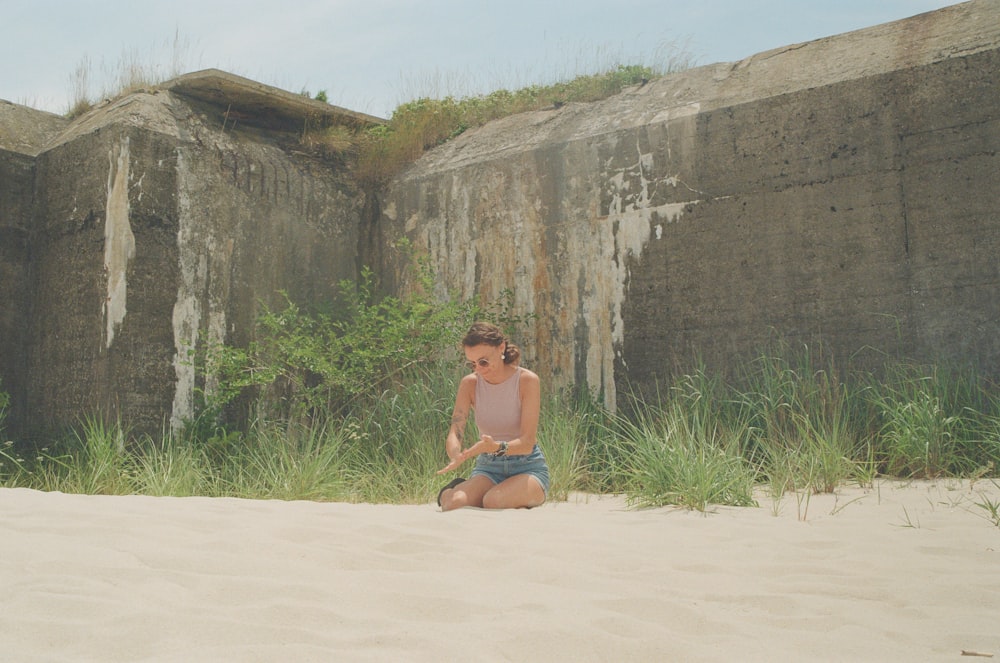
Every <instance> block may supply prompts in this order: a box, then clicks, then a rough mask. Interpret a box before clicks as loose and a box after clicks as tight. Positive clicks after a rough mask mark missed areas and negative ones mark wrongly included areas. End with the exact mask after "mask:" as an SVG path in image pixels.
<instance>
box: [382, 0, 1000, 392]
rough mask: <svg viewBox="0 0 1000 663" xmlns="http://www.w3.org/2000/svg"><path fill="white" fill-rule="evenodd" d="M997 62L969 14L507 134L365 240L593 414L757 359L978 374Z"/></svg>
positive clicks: (989, 355)
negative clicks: (677, 381) (492, 330)
mask: <svg viewBox="0 0 1000 663" xmlns="http://www.w3.org/2000/svg"><path fill="white" fill-rule="evenodd" d="M998 46H1000V3H996V2H989V1H980V2H970V3H965V4H962V5H957V6H955V7H951V8H947V9H944V10H940V11H938V12H933V13H929V14H924V15H921V16H917V17H914V18H911V19H908V20H905V21H901V22H897V23H892V24H887V25H884V26H877V27H875V28H872V29H868V30H862V31H858V32H855V33H850V34H846V35H840V36H836V37H831V38H829V39H823V40H819V41H816V42H810V43H808V44H798V45H794V46H789V47H787V48H784V49H777V50H775V51H770V52H767V53H761V54H758V55H755V56H753V57H751V58H748V59H747V60H744V61H742V62H738V63H726V64H718V65H709V66H706V67H701V68H698V69H695V70H692V71H690V72H685V73H681V74H677V75H673V76H669V77H666V78H664V79H662V80H657V81H654V82H652V83H649V84H647V85H645V86H643V87H641V88H637V89H634V90H631V91H628V92H626V93H624V94H622V95H619V96H617V97H615V98H613V99H609V100H607V101H605V102H601V103H597V104H588V105H574V104H570V105H567V106H564V107H562V108H553V109H552V110H549V111H541V112H537V113H530V114H526V115H523V116H517V117H512V118H507V119H506V120H502V121H499V122H496V123H493V124H491V125H488V126H486V127H483V128H481V129H479V130H476V131H473V132H469V133H468V134H466V135H463V136H461V137H459V138H458V139H457V140H455V141H452V142H451V143H448V144H446V145H444V146H442V147H440V148H437V149H436V150H434V151H433V152H431V153H430V154H428V155H426V156H425V157H424V158H423V159H421V161H420V162H418V163H417V164H416V165H415V166H414V167H413V168H411V169H410V170H408V171H407V172H406V173H404V174H403V175H401V176H400V177H399V178H397V180H396V181H395V182H394V183H393V184H392V186H391V187H390V189H389V190H388V192H387V193H386V194H385V196H384V197H383V199H382V215H381V219H380V224H381V232H382V234H383V235H384V236H385V238H386V242H387V245H388V244H389V243H391V242H392V241H393V240H394V239H395V238H397V237H399V236H403V235H405V236H407V237H409V238H410V239H411V241H413V243H414V244H415V245H416V246H418V247H420V248H422V250H423V251H425V252H426V254H427V255H428V256H429V257H430V258H431V260H432V263H433V264H434V265H435V267H436V268H437V269H438V270H439V273H440V275H441V286H442V291H444V290H445V289H453V290H455V291H457V292H460V293H462V294H464V295H467V296H471V295H473V294H476V293H478V294H480V295H482V296H483V297H485V298H486V299H491V298H494V297H496V296H497V295H498V294H499V293H500V292H501V291H502V290H503V289H505V288H509V289H512V290H513V291H514V294H515V303H516V306H517V308H518V312H520V313H526V312H533V313H535V314H537V316H538V319H537V322H536V323H535V325H534V327H533V328H532V329H531V336H530V337H529V338H523V339H517V340H518V341H520V342H521V343H522V344H523V345H524V346H525V349H526V351H527V359H528V362H529V363H530V364H531V365H532V367H533V368H535V369H536V370H538V371H539V372H540V373H541V374H543V375H544V376H545V377H547V378H549V379H550V380H551V382H552V383H554V384H556V385H560V384H561V385H569V384H576V385H586V386H587V387H588V388H589V389H590V391H591V392H593V393H595V394H600V395H602V396H603V397H604V398H605V400H606V401H607V402H608V403H609V404H612V405H613V404H614V403H615V401H616V394H617V392H618V390H619V389H621V388H624V387H626V386H627V387H628V388H629V389H639V390H645V389H651V388H652V387H653V386H654V384H655V383H656V382H657V381H658V380H660V379H662V378H665V377H667V376H668V375H669V374H671V373H672V372H675V371H684V370H690V369H691V368H692V366H693V365H694V363H695V361H696V358H697V360H700V361H703V362H705V363H706V364H707V366H708V368H710V369H712V370H715V369H723V370H724V369H726V368H728V367H730V366H732V365H733V363H734V362H735V361H736V360H739V359H741V358H745V357H747V356H748V355H750V354H752V353H754V352H756V351H758V350H760V349H761V348H762V346H763V345H764V344H765V343H766V342H768V341H769V340H771V339H774V338H783V339H788V340H791V341H792V342H794V343H796V344H800V343H805V344H808V345H810V346H813V347H815V346H816V345H817V344H823V346H824V347H825V349H826V351H827V352H831V353H834V354H836V355H838V356H840V357H841V358H844V359H846V358H851V359H854V360H856V361H861V362H865V363H867V364H868V365H871V366H876V365H877V364H878V363H879V362H881V361H882V360H883V359H884V358H885V357H886V356H911V357H916V358H921V359H928V360H930V359H945V360H957V361H969V362H973V363H975V364H976V365H978V366H979V367H980V368H982V369H984V370H986V371H989V372H996V371H997V366H998V365H1000V341H998V339H1000V318H998V315H997V311H1000V265H998V258H997V256H998V255H1000V212H998V205H997V202H996V192H997V191H1000V161H998V158H997V142H998V136H1000V96H998V95H997V93H996V91H997V90H998V89H1000V80H998V74H1000V66H998V65H1000V61H998V55H1000V53H998ZM389 266H390V265H387V268H388V267H389Z"/></svg>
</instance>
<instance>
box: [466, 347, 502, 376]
mask: <svg viewBox="0 0 1000 663" xmlns="http://www.w3.org/2000/svg"><path fill="white" fill-rule="evenodd" d="M506 347H507V344H506V343H501V344H500V345H497V346H493V345H486V344H483V345H467V346H465V359H466V361H465V365H466V367H468V369H469V370H470V371H473V372H476V373H479V374H480V375H482V376H483V377H484V378H485V377H489V376H491V375H497V374H499V373H500V372H501V371H503V352H504V350H505V349H506Z"/></svg>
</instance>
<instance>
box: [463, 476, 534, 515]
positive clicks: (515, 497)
mask: <svg viewBox="0 0 1000 663" xmlns="http://www.w3.org/2000/svg"><path fill="white" fill-rule="evenodd" d="M477 478H478V477H477ZM544 501H545V491H544V490H542V484H540V483H539V482H538V479H536V478H535V477H533V476H531V475H530V474H518V475H515V476H512V477H510V478H509V479H504V480H503V481H501V482H500V483H498V484H497V485H496V486H494V487H493V488H490V489H489V490H488V491H487V492H486V494H485V495H483V498H482V502H483V508H486V509H518V508H523V507H533V506H538V505H540V504H541V503H543V502H544Z"/></svg>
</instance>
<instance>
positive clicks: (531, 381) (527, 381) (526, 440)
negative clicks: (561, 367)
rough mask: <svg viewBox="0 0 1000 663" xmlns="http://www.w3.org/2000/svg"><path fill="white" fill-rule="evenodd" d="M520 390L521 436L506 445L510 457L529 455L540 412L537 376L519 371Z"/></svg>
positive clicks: (539, 385)
mask: <svg viewBox="0 0 1000 663" xmlns="http://www.w3.org/2000/svg"><path fill="white" fill-rule="evenodd" d="M520 390H521V434H520V435H519V436H518V437H517V439H514V440H511V441H510V442H508V443H507V453H509V454H512V455H523V454H530V453H531V451H532V449H534V448H535V443H536V442H537V441H538V440H537V434H538V419H539V417H540V416H541V410H542V389H541V383H540V381H539V379H538V376H537V375H535V374H534V373H533V372H531V371H529V370H528V369H521V384H520ZM498 446H499V445H498Z"/></svg>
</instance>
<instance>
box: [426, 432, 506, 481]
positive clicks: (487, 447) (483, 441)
mask: <svg viewBox="0 0 1000 663" xmlns="http://www.w3.org/2000/svg"><path fill="white" fill-rule="evenodd" d="M496 447H497V443H496V442H494V441H493V438H492V437H490V436H489V435H483V436H482V437H480V438H479V441H478V442H476V443H475V444H473V445H472V446H471V447H469V448H468V449H466V450H465V451H461V452H459V453H458V455H456V456H455V457H454V458H452V459H451V462H450V463H448V464H447V465H445V466H444V468H443V469H440V470H438V471H437V473H438V474H446V473H448V472H451V471H452V470H457V469H458V468H459V467H460V466H461V465H462V463H464V462H465V461H467V460H469V459H470V458H472V457H473V456H478V455H479V454H486V453H493V452H494V451H496Z"/></svg>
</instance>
